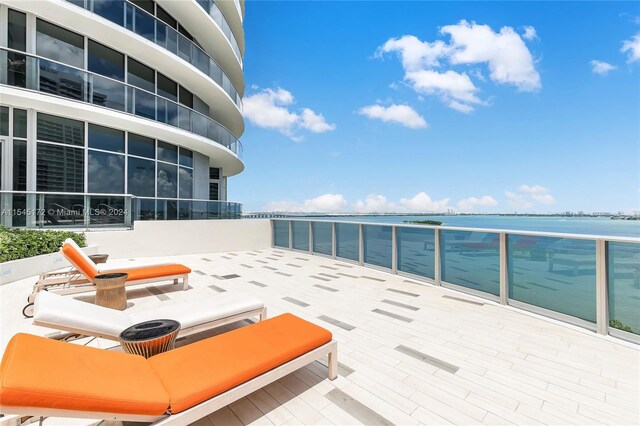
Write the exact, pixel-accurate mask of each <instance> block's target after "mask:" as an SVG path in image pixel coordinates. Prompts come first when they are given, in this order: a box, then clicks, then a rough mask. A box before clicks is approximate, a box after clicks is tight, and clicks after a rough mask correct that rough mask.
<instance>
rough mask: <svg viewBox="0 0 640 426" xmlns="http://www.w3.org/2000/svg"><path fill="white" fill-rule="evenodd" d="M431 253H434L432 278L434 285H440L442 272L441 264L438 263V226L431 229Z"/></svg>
mask: <svg viewBox="0 0 640 426" xmlns="http://www.w3.org/2000/svg"><path fill="white" fill-rule="evenodd" d="M433 253H434V259H433V262H434V263H433V265H434V268H433V269H434V271H433V274H434V275H433V278H434V281H435V284H436V285H442V280H441V274H442V272H441V265H440V229H439V228H434V230H433Z"/></svg>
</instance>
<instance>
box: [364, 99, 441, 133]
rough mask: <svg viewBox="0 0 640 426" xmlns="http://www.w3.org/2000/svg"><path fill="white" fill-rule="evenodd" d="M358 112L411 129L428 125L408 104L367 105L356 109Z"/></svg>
mask: <svg viewBox="0 0 640 426" xmlns="http://www.w3.org/2000/svg"><path fill="white" fill-rule="evenodd" d="M358 114H360V115H364V116H366V117H369V118H371V119H378V120H382V121H384V122H385V123H386V122H394V123H398V124H401V125H403V126H405V127H409V128H411V129H424V128H426V127H428V124H427V122H426V121H425V119H424V118H423V117H422V116H421V115H420V114H418V113H417V112H416V110H414V109H413V108H411V107H410V106H409V105H396V104H393V105H390V106H388V107H385V106H382V105H369V106H365V107H362V108H360V109H359V110H358Z"/></svg>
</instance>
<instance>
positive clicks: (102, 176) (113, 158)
mask: <svg viewBox="0 0 640 426" xmlns="http://www.w3.org/2000/svg"><path fill="white" fill-rule="evenodd" d="M88 167H89V173H88V180H89V192H95V193H100V194H123V193H124V155H118V154H110V153H108V152H101V151H93V150H91V149H90V150H89V162H88Z"/></svg>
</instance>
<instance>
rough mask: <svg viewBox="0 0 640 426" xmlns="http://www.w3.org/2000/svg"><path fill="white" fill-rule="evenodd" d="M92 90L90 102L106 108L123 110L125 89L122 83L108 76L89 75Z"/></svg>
mask: <svg viewBox="0 0 640 426" xmlns="http://www.w3.org/2000/svg"><path fill="white" fill-rule="evenodd" d="M91 81H92V83H93V84H92V91H91V102H92V103H93V104H94V105H98V106H103V107H106V108H111V109H117V110H118V111H124V110H125V89H126V86H124V84H122V83H119V82H117V81H113V80H109V79H108V78H104V77H100V76H97V75H94V76H92V77H91Z"/></svg>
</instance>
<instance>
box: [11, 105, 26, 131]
mask: <svg viewBox="0 0 640 426" xmlns="http://www.w3.org/2000/svg"><path fill="white" fill-rule="evenodd" d="M13 137H14V138H26V137H27V111H26V110H24V109H16V108H14V109H13Z"/></svg>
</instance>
